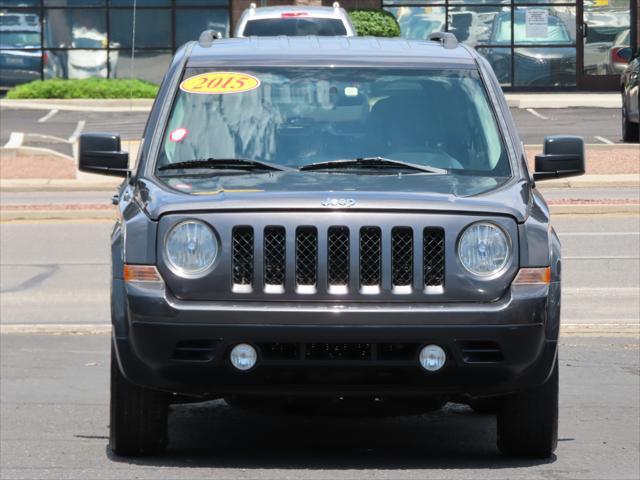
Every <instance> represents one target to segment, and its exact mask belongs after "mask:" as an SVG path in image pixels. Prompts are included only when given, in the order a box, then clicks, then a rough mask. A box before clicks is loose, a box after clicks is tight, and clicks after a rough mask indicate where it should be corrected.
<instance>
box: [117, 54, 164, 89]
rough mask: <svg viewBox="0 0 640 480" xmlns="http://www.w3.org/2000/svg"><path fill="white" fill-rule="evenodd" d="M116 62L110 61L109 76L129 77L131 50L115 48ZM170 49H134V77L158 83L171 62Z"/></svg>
mask: <svg viewBox="0 0 640 480" xmlns="http://www.w3.org/2000/svg"><path fill="white" fill-rule="evenodd" d="M115 52H116V53H117V54H118V57H117V62H115V63H113V62H112V63H111V75H110V78H131V50H117V51H115ZM171 56H172V55H171V50H136V52H135V57H134V65H133V67H134V69H133V76H134V78H140V79H142V80H146V81H148V82H152V83H160V82H161V81H162V77H163V76H164V72H166V70H167V68H168V67H169V63H170V62H171Z"/></svg>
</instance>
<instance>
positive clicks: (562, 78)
mask: <svg viewBox="0 0 640 480" xmlns="http://www.w3.org/2000/svg"><path fill="white" fill-rule="evenodd" d="M513 66H514V79H513V84H514V86H518V87H567V86H574V85H575V84H576V49H575V48H573V47H571V48H567V47H560V48H552V47H546V48H545V47H542V48H541V47H536V48H516V49H515V50H514V52H513Z"/></svg>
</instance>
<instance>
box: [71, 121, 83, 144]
mask: <svg viewBox="0 0 640 480" xmlns="http://www.w3.org/2000/svg"><path fill="white" fill-rule="evenodd" d="M84 124H85V121H84V120H80V121H79V122H78V125H76V129H75V130H74V131H73V133H72V134H71V136H70V137H69V140H68V142H69V143H73V142H75V141H76V139H77V138H78V137H79V136H80V134H81V133H82V130H83V129H84Z"/></svg>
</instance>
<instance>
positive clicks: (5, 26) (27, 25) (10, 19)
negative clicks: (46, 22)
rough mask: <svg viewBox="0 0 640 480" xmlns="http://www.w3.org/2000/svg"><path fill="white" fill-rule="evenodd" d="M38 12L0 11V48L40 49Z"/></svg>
mask: <svg viewBox="0 0 640 480" xmlns="http://www.w3.org/2000/svg"><path fill="white" fill-rule="evenodd" d="M40 25H41V24H40V12H39V10H35V9H34V10H31V9H25V10H22V9H20V10H17V9H16V10H14V9H6V8H3V9H1V10H0V48H40V47H41V46H42V45H41V35H40V33H41V32H40V29H41V27H40Z"/></svg>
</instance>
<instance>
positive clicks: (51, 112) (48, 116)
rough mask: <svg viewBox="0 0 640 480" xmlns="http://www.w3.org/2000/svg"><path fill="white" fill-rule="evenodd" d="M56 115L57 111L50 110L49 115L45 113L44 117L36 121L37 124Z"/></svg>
mask: <svg viewBox="0 0 640 480" xmlns="http://www.w3.org/2000/svg"><path fill="white" fill-rule="evenodd" d="M56 113H58V110H57V109H54V110H51V111H50V112H49V113H47V114H46V115H45V116H44V117H42V118H39V119H38V123H44V122H46V121H47V120H49V119H50V118H51V117H53V116H54V115H55V114H56Z"/></svg>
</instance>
